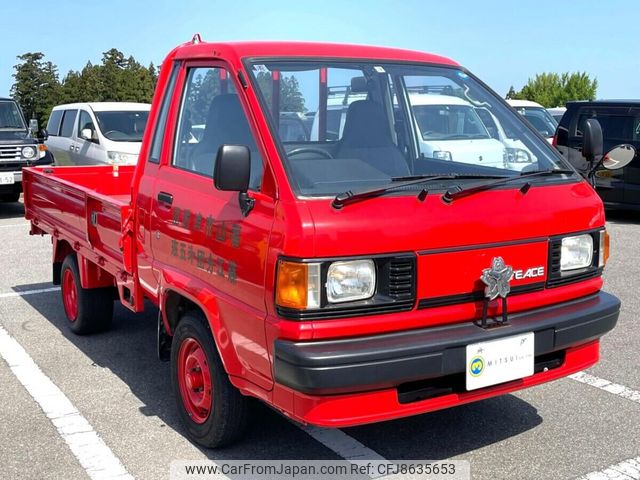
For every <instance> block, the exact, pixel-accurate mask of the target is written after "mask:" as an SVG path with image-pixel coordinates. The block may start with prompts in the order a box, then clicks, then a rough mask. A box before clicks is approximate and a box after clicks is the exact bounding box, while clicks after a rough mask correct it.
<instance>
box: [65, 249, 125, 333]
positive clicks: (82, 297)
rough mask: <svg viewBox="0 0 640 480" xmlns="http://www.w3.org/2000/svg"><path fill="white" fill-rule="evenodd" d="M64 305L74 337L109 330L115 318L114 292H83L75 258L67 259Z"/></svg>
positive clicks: (85, 289)
mask: <svg viewBox="0 0 640 480" xmlns="http://www.w3.org/2000/svg"><path fill="white" fill-rule="evenodd" d="M61 279H62V282H61V292H62V305H63V306H64V312H65V314H66V315H67V320H68V322H67V324H68V325H69V328H70V329H71V331H72V332H73V333H76V334H78V335H86V334H88V333H96V332H101V331H104V330H107V329H108V328H109V327H110V326H111V319H112V317H113V292H112V289H111V288H82V285H81V284H80V272H79V270H78V261H77V260H76V256H75V255H73V254H71V255H68V256H67V258H65V259H64V262H63V263H62V271H61Z"/></svg>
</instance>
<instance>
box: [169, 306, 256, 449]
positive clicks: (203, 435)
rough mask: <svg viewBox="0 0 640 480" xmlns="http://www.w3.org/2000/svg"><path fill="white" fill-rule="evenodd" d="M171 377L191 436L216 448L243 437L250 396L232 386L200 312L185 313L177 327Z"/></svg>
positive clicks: (173, 344)
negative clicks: (198, 313)
mask: <svg viewBox="0 0 640 480" xmlns="http://www.w3.org/2000/svg"><path fill="white" fill-rule="evenodd" d="M171 376H172V383H173V393H174V396H175V398H176V403H177V407H178V412H179V414H180V417H181V418H182V421H183V423H184V425H185V427H186V429H187V431H188V432H189V435H190V436H191V438H193V439H194V440H195V441H196V442H197V443H199V444H200V445H203V446H205V447H209V448H216V447H222V446H225V445H228V444H230V443H232V442H233V441H235V440H237V439H238V438H240V437H241V436H242V434H243V433H244V431H245V429H246V426H247V424H248V417H249V398H247V397H245V396H244V395H242V394H241V393H240V392H239V391H238V389H236V388H235V387H234V386H233V385H231V382H230V381H229V377H228V376H227V373H226V372H225V370H224V366H223V365H222V361H221V360H220V356H219V355H218V352H217V350H216V347H215V345H214V341H213V335H212V333H211V330H210V329H209V328H208V326H207V324H206V321H205V320H204V319H203V318H202V317H201V316H199V315H197V314H194V313H187V314H185V315H184V317H183V318H182V320H180V322H179V323H178V327H177V328H176V329H175V332H174V335H173V342H172V346H171Z"/></svg>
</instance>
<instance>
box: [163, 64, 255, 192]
mask: <svg viewBox="0 0 640 480" xmlns="http://www.w3.org/2000/svg"><path fill="white" fill-rule="evenodd" d="M225 144H227V145H245V146H247V147H248V148H249V150H250V151H251V181H250V188H252V189H258V188H259V185H260V181H261V178H262V170H263V167H262V157H261V156H260V152H259V151H258V147H257V145H256V142H255V139H254V137H253V134H252V132H251V128H250V127H249V122H248V121H247V117H246V115H245V113H244V110H243V109H242V105H241V103H240V99H239V98H238V92H237V91H236V89H235V87H234V85H233V82H232V81H231V80H230V79H229V76H228V72H227V71H226V70H225V69H223V68H218V67H197V68H190V69H189V70H188V73H187V78H186V81H185V88H184V93H183V96H182V104H181V106H180V117H179V121H178V130H177V135H176V139H175V153H174V158H173V165H174V166H175V167H178V168H181V169H184V170H188V171H192V172H194V173H198V174H200V175H205V176H207V177H212V176H213V169H214V164H215V158H216V155H217V153H218V149H219V148H220V146H222V145H225Z"/></svg>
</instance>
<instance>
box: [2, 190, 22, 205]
mask: <svg viewBox="0 0 640 480" xmlns="http://www.w3.org/2000/svg"><path fill="white" fill-rule="evenodd" d="M0 200H1V201H3V202H7V203H9V202H12V203H13V202H18V201H19V200H20V192H13V193H4V194H2V195H0Z"/></svg>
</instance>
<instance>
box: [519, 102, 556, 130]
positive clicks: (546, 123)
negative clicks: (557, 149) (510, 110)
mask: <svg viewBox="0 0 640 480" xmlns="http://www.w3.org/2000/svg"><path fill="white" fill-rule="evenodd" d="M516 110H517V111H518V113H519V114H520V115H522V116H524V118H526V119H527V120H529V123H530V124H531V125H533V128H535V129H536V130H537V131H538V132H540V135H542V136H543V137H547V138H549V137H553V134H554V133H556V128H557V127H558V122H556V120H555V119H554V118H553V117H552V116H551V114H550V113H549V112H547V110H546V109H544V108H542V107H516Z"/></svg>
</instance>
